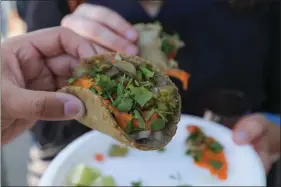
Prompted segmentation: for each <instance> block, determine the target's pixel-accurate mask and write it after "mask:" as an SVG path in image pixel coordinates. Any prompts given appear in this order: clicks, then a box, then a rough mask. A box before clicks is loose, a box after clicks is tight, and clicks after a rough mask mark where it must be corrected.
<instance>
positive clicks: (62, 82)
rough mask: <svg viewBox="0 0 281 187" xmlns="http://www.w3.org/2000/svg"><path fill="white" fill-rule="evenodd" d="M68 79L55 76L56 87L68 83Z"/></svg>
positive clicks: (58, 87)
mask: <svg viewBox="0 0 281 187" xmlns="http://www.w3.org/2000/svg"><path fill="white" fill-rule="evenodd" d="M68 79H69V77H57V78H56V80H55V81H56V88H57V89H60V88H62V87H64V86H67V85H68Z"/></svg>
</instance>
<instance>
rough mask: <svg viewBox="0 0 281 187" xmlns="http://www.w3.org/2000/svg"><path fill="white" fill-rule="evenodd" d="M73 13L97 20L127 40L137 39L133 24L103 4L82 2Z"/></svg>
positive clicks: (133, 40)
mask: <svg viewBox="0 0 281 187" xmlns="http://www.w3.org/2000/svg"><path fill="white" fill-rule="evenodd" d="M75 14H77V15H82V16H84V17H87V18H89V19H91V20H95V21H98V22H100V23H102V24H104V25H106V26H107V27H109V28H110V29H112V30H114V31H115V32H116V33H118V34H120V35H121V36H124V37H125V38H126V39H127V40H130V41H132V42H135V41H136V40H137V37H138V33H137V31H136V30H135V29H134V28H133V26H132V25H131V24H130V23H129V22H128V21H126V20H125V19H124V18H123V17H121V16H120V15H119V14H118V13H116V12H114V11H113V10H110V9H108V8H106V7H104V6H98V5H90V4H82V5H80V6H79V7H78V8H77V10H76V11H75Z"/></svg>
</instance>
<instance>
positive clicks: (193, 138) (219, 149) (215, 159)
mask: <svg viewBox="0 0 281 187" xmlns="http://www.w3.org/2000/svg"><path fill="white" fill-rule="evenodd" d="M187 130H188V132H189V136H188V137H187V139H186V143H187V145H188V150H187V152H186V154H187V155H190V156H192V157H193V160H194V162H195V164H196V165H198V166H200V167H203V168H206V169H208V170H209V171H210V172H211V174H212V175H214V176H217V177H218V178H219V179H221V180H226V179H227V168H228V166H227V160H226V157H225V154H224V148H223V146H222V145H221V144H220V143H219V142H218V141H216V140H215V139H214V138H213V137H208V136H206V135H205V133H204V132H203V131H202V130H201V129H200V128H199V127H198V126H195V125H188V126H187Z"/></svg>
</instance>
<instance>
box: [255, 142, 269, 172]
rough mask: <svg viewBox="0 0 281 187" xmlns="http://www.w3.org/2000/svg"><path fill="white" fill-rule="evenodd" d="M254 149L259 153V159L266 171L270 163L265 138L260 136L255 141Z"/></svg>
mask: <svg viewBox="0 0 281 187" xmlns="http://www.w3.org/2000/svg"><path fill="white" fill-rule="evenodd" d="M255 150H256V151H257V153H258V154H259V156H260V159H261V161H262V163H263V165H264V169H265V171H266V173H267V172H268V171H269V170H270V168H271V165H272V160H271V158H270V154H269V147H268V143H267V140H266V139H265V138H261V139H260V140H259V141H257V142H256V143H255Z"/></svg>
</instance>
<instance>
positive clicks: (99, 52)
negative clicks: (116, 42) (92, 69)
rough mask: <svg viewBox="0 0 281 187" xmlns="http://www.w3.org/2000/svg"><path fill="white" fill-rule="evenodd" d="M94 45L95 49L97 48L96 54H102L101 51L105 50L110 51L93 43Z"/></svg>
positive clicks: (104, 51)
mask: <svg viewBox="0 0 281 187" xmlns="http://www.w3.org/2000/svg"><path fill="white" fill-rule="evenodd" d="M93 45H94V46H95V49H96V50H97V53H98V54H102V53H106V52H110V50H108V49H106V48H104V47H102V46H100V45H97V44H93Z"/></svg>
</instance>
